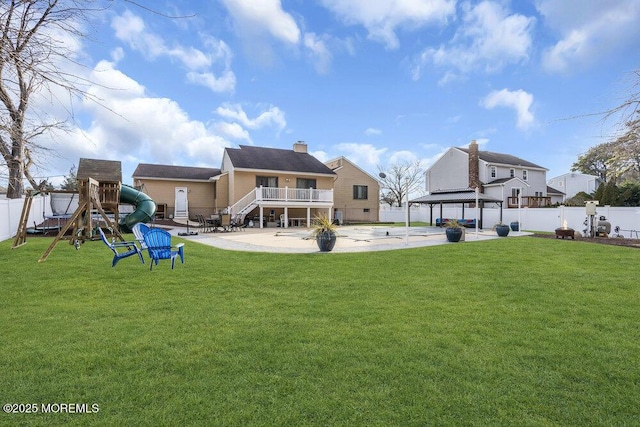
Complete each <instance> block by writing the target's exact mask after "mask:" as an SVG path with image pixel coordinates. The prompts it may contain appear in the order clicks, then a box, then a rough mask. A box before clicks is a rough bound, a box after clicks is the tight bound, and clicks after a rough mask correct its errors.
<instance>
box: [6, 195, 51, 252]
mask: <svg viewBox="0 0 640 427" xmlns="http://www.w3.org/2000/svg"><path fill="white" fill-rule="evenodd" d="M49 197H50V196H35V197H34V198H33V202H32V204H31V211H30V212H29V220H28V221H27V225H28V226H29V227H33V224H34V223H35V224H40V223H42V222H43V221H44V217H45V216H46V215H51V203H50V199H49ZM24 201H25V199H24V198H22V199H6V198H4V196H0V241H2V240H7V239H10V238H11V237H13V236H15V235H16V232H17V231H18V223H19V222H20V215H21V214H22V206H23V205H24Z"/></svg>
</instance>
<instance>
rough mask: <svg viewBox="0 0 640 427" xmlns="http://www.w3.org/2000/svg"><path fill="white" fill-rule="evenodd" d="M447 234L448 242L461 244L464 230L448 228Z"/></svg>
mask: <svg viewBox="0 0 640 427" xmlns="http://www.w3.org/2000/svg"><path fill="white" fill-rule="evenodd" d="M445 233H446V235H447V241H448V242H459V241H460V238H461V237H462V228H447V229H446V230H445Z"/></svg>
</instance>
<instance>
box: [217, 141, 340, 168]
mask: <svg viewBox="0 0 640 427" xmlns="http://www.w3.org/2000/svg"><path fill="white" fill-rule="evenodd" d="M225 151H226V152H227V155H228V156H229V160H231V163H232V164H233V167H234V168H237V169H257V170H273V171H283V172H302V173H314V174H325V175H335V172H333V171H332V170H331V169H329V168H328V167H327V166H326V165H325V164H324V163H322V162H321V161H320V160H318V159H316V158H315V157H313V156H312V155H311V154H309V153H300V152H296V151H294V150H283V149H279V148H265V147H254V146H250V145H241V146H240V148H226V149H225Z"/></svg>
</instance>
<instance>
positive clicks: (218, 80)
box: [187, 70, 236, 93]
mask: <svg viewBox="0 0 640 427" xmlns="http://www.w3.org/2000/svg"><path fill="white" fill-rule="evenodd" d="M187 81H189V82H190V83H195V84H198V85H200V86H204V87H207V88H209V89H211V91H213V92H218V93H220V92H230V91H231V90H232V89H233V88H234V87H235V86H236V75H235V74H233V73H232V72H231V71H229V70H227V71H225V72H224V73H223V74H222V75H221V76H220V77H216V76H215V75H214V74H213V73H196V72H194V71H190V72H188V73H187Z"/></svg>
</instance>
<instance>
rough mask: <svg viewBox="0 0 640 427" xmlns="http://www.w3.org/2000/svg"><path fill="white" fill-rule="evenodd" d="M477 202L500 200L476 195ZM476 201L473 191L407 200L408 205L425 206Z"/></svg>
mask: <svg viewBox="0 0 640 427" xmlns="http://www.w3.org/2000/svg"><path fill="white" fill-rule="evenodd" d="M478 200H479V201H483V202H496V203H499V202H502V200H500V199H496V198H494V197H489V196H487V195H486V194H483V193H480V194H478ZM475 201H476V192H475V191H457V192H450V193H434V194H428V195H426V196H422V197H418V198H417V199H413V200H409V203H425V204H437V203H443V204H447V203H469V202H475Z"/></svg>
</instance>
